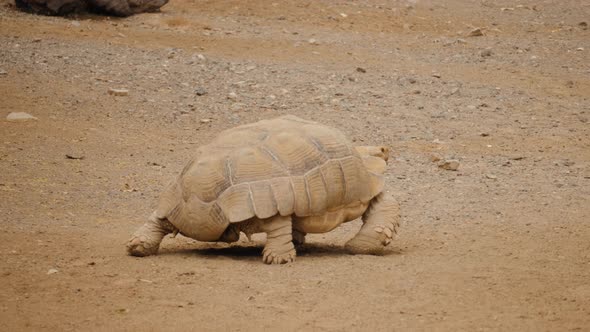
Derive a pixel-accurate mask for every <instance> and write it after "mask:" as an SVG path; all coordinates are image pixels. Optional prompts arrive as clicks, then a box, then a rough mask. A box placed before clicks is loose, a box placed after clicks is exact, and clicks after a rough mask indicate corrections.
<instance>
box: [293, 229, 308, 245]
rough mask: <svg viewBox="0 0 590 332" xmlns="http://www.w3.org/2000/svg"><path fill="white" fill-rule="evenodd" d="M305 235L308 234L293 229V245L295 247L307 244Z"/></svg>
mask: <svg viewBox="0 0 590 332" xmlns="http://www.w3.org/2000/svg"><path fill="white" fill-rule="evenodd" d="M305 235H307V234H305V233H303V232H301V231H298V230H296V229H293V244H295V246H301V245H303V244H304V243H305Z"/></svg>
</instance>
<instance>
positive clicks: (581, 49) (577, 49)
mask: <svg viewBox="0 0 590 332" xmlns="http://www.w3.org/2000/svg"><path fill="white" fill-rule="evenodd" d="M583 50H584V48H583V47H578V48H576V51H578V52H582V51H583Z"/></svg>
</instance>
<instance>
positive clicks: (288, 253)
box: [260, 216, 295, 264]
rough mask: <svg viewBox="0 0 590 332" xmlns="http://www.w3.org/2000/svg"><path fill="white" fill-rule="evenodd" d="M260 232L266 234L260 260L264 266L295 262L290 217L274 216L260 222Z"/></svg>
mask: <svg viewBox="0 0 590 332" xmlns="http://www.w3.org/2000/svg"><path fill="white" fill-rule="evenodd" d="M260 227H261V230H262V231H263V232H265V233H266V245H265V246H264V250H262V260H263V261H264V262H265V263H266V264H283V263H289V262H292V261H294V260H295V247H294V246H293V236H292V228H293V225H292V219H291V216H286V217H283V216H275V217H273V218H271V219H268V220H264V221H262V225H261V226H260Z"/></svg>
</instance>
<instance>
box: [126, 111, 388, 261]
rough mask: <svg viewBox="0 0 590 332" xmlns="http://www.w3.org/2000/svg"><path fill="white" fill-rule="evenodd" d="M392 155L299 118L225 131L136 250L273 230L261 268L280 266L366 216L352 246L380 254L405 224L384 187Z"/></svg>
mask: <svg viewBox="0 0 590 332" xmlns="http://www.w3.org/2000/svg"><path fill="white" fill-rule="evenodd" d="M388 157H389V149H388V148H387V147H381V146H357V147H354V146H353V145H352V144H351V143H350V142H349V141H348V140H347V139H346V137H345V135H344V134H343V133H342V132H340V131H339V130H337V129H334V128H331V127H328V126H325V125H321V124H319V123H316V122H312V121H307V120H304V119H301V118H298V117H295V116H292V115H287V116H283V117H279V118H275V119H271V120H263V121H259V122H256V123H252V124H247V125H242V126H238V127H235V128H232V129H228V130H225V131H223V132H221V133H220V134H219V136H217V137H216V138H215V139H214V140H213V141H212V142H211V143H210V144H208V145H205V146H201V147H200V148H198V149H197V151H196V154H195V155H194V157H193V158H192V159H191V160H190V161H189V163H188V164H187V165H186V166H185V167H184V169H183V170H182V172H181V173H180V175H179V176H178V178H177V179H176V180H175V181H173V182H172V183H171V184H170V185H169V186H168V187H167V188H166V189H165V191H164V192H163V194H162V195H161V197H160V200H159V203H158V206H157V208H156V210H155V211H154V212H153V213H152V214H151V216H150V217H149V218H148V220H147V222H146V223H145V224H144V225H143V226H141V227H140V228H139V229H138V230H137V231H136V232H135V233H134V234H133V236H132V238H131V239H130V240H129V242H128V243H127V250H128V253H129V254H131V255H133V256H148V255H153V254H156V253H157V251H158V248H159V246H160V242H161V241H162V239H163V237H164V236H166V235H167V234H169V233H178V232H180V233H181V234H182V235H184V236H187V237H190V238H193V239H195V240H198V241H208V242H227V243H231V242H235V241H238V239H239V236H240V232H243V233H245V234H246V235H247V236H248V238H250V236H251V235H252V234H254V233H266V235H267V239H266V244H265V246H264V249H263V261H264V262H265V263H267V264H282V263H287V262H292V261H293V260H294V259H295V246H294V244H295V245H299V244H303V243H304V241H305V235H306V234H307V233H325V232H329V231H331V230H333V229H334V228H336V227H337V226H339V225H340V224H342V223H344V222H348V221H352V220H355V219H357V218H358V217H362V221H363V225H362V226H361V229H360V230H359V232H358V233H357V234H356V236H354V237H353V238H352V239H351V240H350V241H348V242H347V243H346V245H345V248H346V249H347V250H348V252H350V253H352V254H380V253H382V252H383V250H384V247H385V246H387V245H388V244H389V243H390V242H391V240H392V238H393V235H394V234H395V233H397V228H398V226H399V218H400V216H399V206H398V204H397V202H396V200H395V199H394V198H393V197H392V196H391V195H390V194H387V193H386V192H384V190H383V188H384V176H383V173H384V172H385V169H386V165H387V164H386V162H387V160H388Z"/></svg>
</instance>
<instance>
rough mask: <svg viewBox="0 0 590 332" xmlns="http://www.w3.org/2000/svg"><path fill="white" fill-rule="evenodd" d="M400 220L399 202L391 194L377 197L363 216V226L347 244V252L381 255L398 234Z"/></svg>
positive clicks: (382, 194)
mask: <svg viewBox="0 0 590 332" xmlns="http://www.w3.org/2000/svg"><path fill="white" fill-rule="evenodd" d="M399 219H400V215H399V204H398V203H397V201H396V200H395V199H394V198H393V197H391V195H389V194H384V193H381V194H379V195H377V196H376V197H375V198H373V200H372V201H371V203H370V204H369V207H368V208H367V211H365V213H364V214H363V226H362V227H361V229H360V230H359V232H358V233H357V234H356V235H355V237H353V238H352V239H351V240H350V241H348V242H347V243H346V250H348V252H350V253H352V254H369V255H378V254H381V253H382V252H383V248H385V246H387V245H388V244H389V243H390V242H391V240H392V239H393V234H396V233H397V228H398V227H399Z"/></svg>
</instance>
